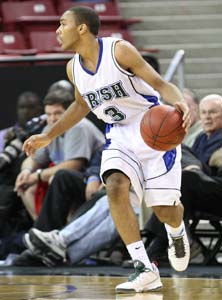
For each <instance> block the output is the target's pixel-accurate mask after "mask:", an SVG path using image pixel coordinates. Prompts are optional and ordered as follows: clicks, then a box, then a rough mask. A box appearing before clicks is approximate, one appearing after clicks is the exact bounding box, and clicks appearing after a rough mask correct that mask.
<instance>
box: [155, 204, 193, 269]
mask: <svg viewBox="0 0 222 300" xmlns="http://www.w3.org/2000/svg"><path fill="white" fill-rule="evenodd" d="M153 210H154V213H155V214H156V216H157V217H158V219H159V220H160V221H161V222H162V223H164V225H165V228H166V231H167V236H168V241H169V247H168V257H169V261H170V264H171V266H172V267H173V268H174V269H175V270H176V271H184V270H186V269H187V267H188V264H189V259H190V246H189V241H188V237H187V233H186V229H185V226H184V222H183V218H182V216H183V207H182V205H181V204H178V205H177V206H156V207H153Z"/></svg>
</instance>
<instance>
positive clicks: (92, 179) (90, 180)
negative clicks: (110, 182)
mask: <svg viewBox="0 0 222 300" xmlns="http://www.w3.org/2000/svg"><path fill="white" fill-rule="evenodd" d="M93 181H98V182H99V181H100V179H99V177H97V176H90V177H89V178H88V179H87V184H88V183H90V182H93Z"/></svg>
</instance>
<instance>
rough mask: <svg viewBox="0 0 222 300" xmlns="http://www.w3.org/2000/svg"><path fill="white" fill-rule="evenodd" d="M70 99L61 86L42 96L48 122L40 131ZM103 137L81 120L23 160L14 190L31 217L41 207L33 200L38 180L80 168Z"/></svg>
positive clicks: (48, 181)
mask: <svg viewBox="0 0 222 300" xmlns="http://www.w3.org/2000/svg"><path fill="white" fill-rule="evenodd" d="M72 101H73V96H72V95H71V94H70V93H69V92H67V91H65V90H62V89H61V90H55V91H52V92H49V93H48V94H47V95H46V97H45V99H44V101H43V104H44V108H45V113H46V115H47V123H48V125H47V126H46V128H45V129H44V130H46V129H47V128H48V126H50V125H52V124H53V123H55V122H56V121H57V120H58V119H59V118H60V117H61V116H62V114H63V113H64V111H65V109H66V108H67V107H68V106H69V105H70V104H71V102H72ZM103 140H104V137H103V135H102V133H101V132H100V131H99V129H97V128H96V126H95V125H93V124H92V123H91V122H90V121H88V120H87V119H84V120H82V121H81V122H79V123H78V124H77V125H76V126H74V127H72V128H71V129H70V130H69V131H67V132H66V133H65V134H64V135H63V136H61V137H58V138H57V139H56V140H55V141H53V142H52V143H51V144H50V145H49V146H48V147H46V148H44V149H40V150H39V151H37V153H36V155H35V157H33V158H32V157H28V158H27V159H26V160H25V161H24V162H23V164H22V166H21V172H20V174H19V175H18V177H17V179H16V184H15V189H16V191H17V193H18V195H19V196H20V197H21V198H22V200H23V203H24V205H25V206H26V208H27V210H28V212H29V213H30V215H31V217H32V218H33V220H35V219H36V218H37V215H38V213H39V209H40V207H41V203H40V207H39V204H38V203H36V201H35V198H36V197H35V196H36V195H37V194H38V193H40V192H41V188H42V187H43V188H44V186H42V184H41V185H40V186H39V183H45V184H46V183H47V184H49V183H50V181H51V180H52V178H53V176H54V175H55V173H56V172H57V171H58V170H61V169H73V170H77V171H82V170H84V168H85V167H86V164H87V162H88V160H89V159H90V157H91V155H92V153H93V152H94V151H95V150H96V148H98V147H99V146H101V145H102V144H103ZM51 165H53V166H51ZM46 186H47V185H46ZM37 188H39V189H37ZM46 188H47V187H46ZM43 194H44V193H43ZM40 202H41V201H40ZM36 205H37V206H38V207H36Z"/></svg>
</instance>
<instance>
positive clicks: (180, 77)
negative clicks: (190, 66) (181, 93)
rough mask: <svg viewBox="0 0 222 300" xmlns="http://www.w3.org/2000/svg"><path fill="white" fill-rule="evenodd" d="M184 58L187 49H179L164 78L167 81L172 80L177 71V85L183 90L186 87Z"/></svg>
mask: <svg viewBox="0 0 222 300" xmlns="http://www.w3.org/2000/svg"><path fill="white" fill-rule="evenodd" d="M184 58H185V51H184V50H178V51H177V52H176V54H175V55H174V57H173V59H172V60H171V63H170V65H169V67H168V69H167V71H166V74H165V75H164V79H165V80H167V81H171V80H172V79H173V77H174V75H175V73H177V86H178V87H179V88H180V89H181V90H182V89H184V87H185V86H184V82H185V80H184Z"/></svg>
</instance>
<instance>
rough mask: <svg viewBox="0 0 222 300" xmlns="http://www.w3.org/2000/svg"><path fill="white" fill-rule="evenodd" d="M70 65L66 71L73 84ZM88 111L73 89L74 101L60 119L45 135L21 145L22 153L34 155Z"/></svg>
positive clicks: (33, 137) (38, 135) (31, 138)
mask: <svg viewBox="0 0 222 300" xmlns="http://www.w3.org/2000/svg"><path fill="white" fill-rule="evenodd" d="M71 64H72V62H71V61H69V62H68V64H67V68H66V70H67V75H68V78H69V80H70V81H71V82H73V80H72V79H73V78H72V71H71ZM89 111H90V109H89V107H88V105H87V104H86V102H85V101H84V100H83V98H82V96H81V95H80V93H79V91H78V89H77V88H75V101H74V102H73V103H72V104H71V105H70V106H69V108H68V109H67V110H66V111H65V112H64V114H63V115H62V116H61V118H60V119H59V120H58V121H57V122H56V123H55V124H54V125H52V126H51V127H50V128H49V130H48V131H46V132H45V133H42V134H37V135H33V136H31V137H30V138H28V139H27V140H26V141H25V142H24V144H23V151H25V153H26V154H27V155H34V153H35V151H36V150H37V149H39V148H43V147H46V146H47V145H49V144H50V143H51V141H52V140H53V139H54V138H56V137H57V136H59V135H61V134H63V133H64V132H65V131H67V130H68V129H69V128H71V127H72V126H74V125H75V124H76V123H78V122H79V121H80V120H81V119H83V118H84V117H85V116H86V115H87V114H88V113H89Z"/></svg>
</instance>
